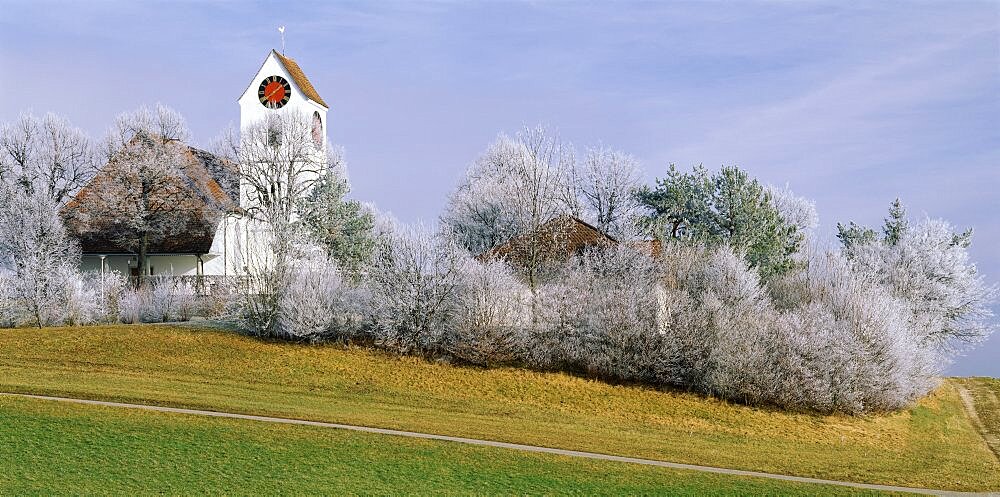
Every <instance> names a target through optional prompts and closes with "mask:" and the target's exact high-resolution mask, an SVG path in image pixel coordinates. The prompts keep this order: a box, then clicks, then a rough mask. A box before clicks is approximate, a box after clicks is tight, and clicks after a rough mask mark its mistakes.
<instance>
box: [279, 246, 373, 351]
mask: <svg viewBox="0 0 1000 497" xmlns="http://www.w3.org/2000/svg"><path fill="white" fill-rule="evenodd" d="M364 302H365V296H364V293H363V291H362V289H360V288H358V287H357V285H355V284H353V283H352V282H351V281H350V279H347V278H345V277H344V275H343V274H342V273H341V271H340V269H339V268H337V266H336V265H335V264H334V263H333V262H331V261H327V260H326V259H325V258H315V259H311V260H304V261H301V262H300V263H299V264H298V265H296V266H295V268H294V270H293V271H291V272H290V273H289V275H288V279H287V281H286V282H285V284H284V285H282V288H281V289H280V297H279V300H278V322H277V327H276V328H277V331H278V333H279V335H280V336H283V337H286V338H292V339H297V340H308V341H319V340H322V339H330V338H340V339H349V338H352V337H354V336H356V335H357V334H358V333H359V332H360V330H361V325H362V317H363V311H364Z"/></svg>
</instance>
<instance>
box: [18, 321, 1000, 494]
mask: <svg viewBox="0 0 1000 497" xmlns="http://www.w3.org/2000/svg"><path fill="white" fill-rule="evenodd" d="M965 381H967V380H952V379H947V380H944V381H943V382H942V383H941V385H940V386H939V387H938V388H937V389H936V390H935V391H934V392H933V393H931V394H930V395H929V396H927V397H926V398H924V399H922V400H921V401H920V402H919V403H918V404H916V405H914V406H912V407H910V408H908V409H905V410H902V411H898V412H893V413H885V414H874V415H867V416H847V415H836V414H835V415H818V414H814V413H808V412H788V411H781V410H776V409H768V408H755V407H747V406H743V405H738V404H733V403H729V402H726V401H722V400H717V399H711V398H706V397H704V396H701V395H696V394H692V393H687V392H681V391H665V390H656V389H651V388H645V387H639V386H633V385H614V384H608V383H606V382H601V381H597V380H593V379H588V378H581V377H577V376H573V375H569V374H565V373H540V372H532V371H527V370H523V369H512V368H498V369H480V368H470V367H458V366H454V365H450V364H446V363H442V362H430V361H426V360H423V359H420V358H414V357H397V356H392V355H388V354H385V353H382V352H377V351H372V350H368V349H364V348H350V347H349V348H344V347H338V346H313V345H299V344H292V343H280V342H266V341H261V340H256V339H251V338H248V337H244V336H240V335H237V334H234V333H231V332H227V331H222V330H212V329H200V328H197V327H194V326H187V327H180V326H166V325H132V326H126V325H117V326H95V327H83V328H79V327H77V328H47V329H42V330H37V329H13V330H2V331H0V390H2V391H7V392H23V393H37V394H48V395H61V396H68V397H78V398H92V399H103V400H117V401H125V402H136V403H147V404H157V405H169V406H178V407H192V408H201V409H211V410H219V411H229V412H239V413H247V414H262V415H271V416H282V417H292V418H299V419H310V420H320V421H330V422H337V423H347V424H357V425H365V426H376V427H384V428H394V429H402V430H410V431H421V432H428V433H437V434H445V435H455V436H463V437H470V438H482V439H489V440H498V441H505V442H515V443H524V444H532V445H542V446H549V447H559V448H566V449H575V450H583V451H591V452H600V453H607V454H616V455H625V456H635V457H644V458H651V459H659V460H665V461H672V462H680V463H689V464H701V465H709V466H717V467H726V468H734V469H745V470H753V471H764V472H771V473H781V474H790V475H796V476H807V477H817V478H826V479H835V480H846V481H857V482H865V483H879V484H888V485H902V486H914V487H929V488H939V489H949V490H970V491H1000V461H998V459H997V457H996V456H995V455H994V454H993V453H992V452H991V451H990V449H989V447H988V446H987V444H986V443H985V442H984V440H983V437H982V436H981V435H980V433H978V432H977V430H976V428H975V426H974V425H973V423H972V422H971V420H970V419H969V417H968V416H967V414H966V412H965V410H964V409H963V405H962V401H961V398H960V395H959V386H960V385H961V384H963V383H962V382H965ZM981 381H984V382H987V383H986V384H987V385H993V386H992V387H990V388H994V390H992V391H995V388H996V387H995V383H989V380H981ZM5 402H6V404H5V408H4V409H5V412H11V409H12V408H11V407H10V401H5ZM13 409H14V411H15V412H17V409H21V411H20V412H23V410H24V409H30V406H27V407H26V406H25V405H21V406H20V407H17V406H15V408H13ZM39 409H41V408H40V407H39ZM73 410H76V408H75V407H74V408H73ZM83 410H86V409H83ZM994 412H995V411H994ZM121 416H123V417H127V418H128V417H134V418H136V419H137V418H139V417H144V416H146V414H142V415H139V414H132V415H124V414H123V415H121ZM153 417H155V418H157V419H159V417H157V416H153ZM988 419H990V420H991V421H989V423H990V426H993V427H996V418H993V417H989V418H988ZM93 422H95V423H97V422H101V420H98V419H95V420H94V421H93ZM205 423H207V424H212V423H215V422H214V421H207V420H206V421H192V422H191V425H192V427H191V428H192V429H195V428H196V427H197V425H201V424H205ZM70 424H72V423H70ZM19 426H20V424H17V425H16V426H13V425H12V424H6V425H5V429H7V430H11V429H14V430H20V429H27V428H20V427H19ZM283 429H285V428H266V430H283ZM288 429H289V430H293V431H294V430H295V429H292V428H288ZM140 431H141V430H140ZM6 435H8V434H5V436H6ZM51 436H52V437H56V435H54V434H53V435H51ZM329 436H330V437H333V438H337V437H341V436H344V437H347V438H350V437H354V436H356V435H350V436H347V435H329ZM307 438H308V437H307ZM324 440H327V439H324ZM162 443H169V441H163V442H162ZM234 443H235V442H234ZM316 443H317V444H318V443H320V442H316ZM322 443H327V442H322ZM329 443H333V442H329ZM337 443H340V442H337ZM371 443H381V442H377V441H374V440H373V441H371ZM386 443H395V442H386ZM408 443H409V442H400V444H401V446H406V445H407V444H408ZM265 445H266V444H265ZM463 450H464V449H463ZM251 452H252V451H251ZM303 453H308V450H304V451H303ZM331 457H332V456H331ZM456 457H458V456H456ZM462 457H464V456H462ZM470 457H471V456H470ZM512 457H513V456H512ZM311 460H314V461H315V459H311ZM331 464H332V463H331ZM387 464H389V463H387ZM512 464H514V463H512ZM517 464H520V463H517ZM525 464H528V465H529V466H530V465H531V464H529V463H525ZM574 464H576V463H574ZM580 464H584V466H585V465H586V464H589V463H580ZM42 470H43V469H38V471H42ZM623 471H632V470H631V469H629V470H623ZM636 471H638V472H639V473H643V472H644V471H647V470H646V469H642V470H639V469H636ZM639 473H637V474H639ZM581 478H582V476H581ZM455 488H456V490H455V491H458V492H461V491H462V490H461V488H459V487H455ZM538 488H539V491H542V492H544V489H543V488H544V487H538ZM581 488H583V490H581V492H583V493H590V492H588V491H587V490H586V488H585V487H581ZM607 488H608V489H612V488H613V487H607ZM414 490H415V491H419V489H414ZM167 491H170V490H167ZM498 491H502V490H498ZM625 491H626V492H628V490H627V489H626V490H625ZM638 493H644V492H642V491H638ZM781 493H784V492H781Z"/></svg>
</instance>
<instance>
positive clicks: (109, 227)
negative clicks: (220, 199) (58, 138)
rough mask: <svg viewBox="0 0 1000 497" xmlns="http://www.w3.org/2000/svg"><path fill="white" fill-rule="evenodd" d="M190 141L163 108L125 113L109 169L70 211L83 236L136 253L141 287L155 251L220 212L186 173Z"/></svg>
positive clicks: (109, 153) (110, 148)
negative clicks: (100, 238) (88, 234)
mask: <svg viewBox="0 0 1000 497" xmlns="http://www.w3.org/2000/svg"><path fill="white" fill-rule="evenodd" d="M187 139H188V131H187V127H186V125H185V123H184V119H183V117H181V115H180V114H179V113H177V112H176V111H174V110H172V109H170V108H168V107H165V106H163V105H157V106H156V107H155V108H152V109H150V108H148V107H141V108H140V109H139V110H137V111H135V112H132V113H125V114H122V115H120V116H119V117H118V119H117V120H116V122H115V125H114V126H113V128H112V129H111V131H110V132H109V135H108V139H107V141H106V143H105V146H104V153H105V156H106V158H107V163H106V165H105V166H104V167H103V169H102V170H101V172H100V174H99V175H98V176H97V177H95V179H94V180H93V181H92V182H91V183H90V185H88V187H87V188H86V189H84V190H83V191H82V192H81V193H80V195H77V197H76V202H78V203H79V205H80V208H75V209H72V210H71V211H70V212H69V213H68V215H69V216H70V217H69V219H68V222H70V223H72V224H73V225H74V226H75V227H77V228H76V229H79V230H80V231H81V232H83V231H89V232H99V233H102V234H105V235H106V236H108V237H110V238H111V239H112V240H114V241H116V242H117V243H118V244H119V245H121V246H122V247H124V248H126V249H128V250H131V251H133V252H134V253H135V254H136V256H137V262H138V268H139V281H140V283H145V281H146V279H147V278H148V276H149V274H150V268H149V250H150V248H151V247H155V246H156V245H158V244H160V243H163V242H164V241H166V240H168V239H170V238H171V237H175V236H182V235H184V234H190V232H191V230H192V229H193V227H194V226H198V225H201V224H202V223H200V220H202V219H203V218H204V217H205V216H211V215H214V214H216V211H217V209H218V206H214V204H211V203H206V202H205V200H204V199H203V198H202V197H201V194H200V192H199V191H198V190H197V189H195V188H192V186H191V184H190V182H191V179H190V178H189V176H188V175H187V174H186V173H185V168H186V167H187V162H188V161H189V160H190V157H189V154H190V151H189V150H190V149H189V148H188V147H187V145H185V144H184V141H185V140H187Z"/></svg>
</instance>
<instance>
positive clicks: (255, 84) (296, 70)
mask: <svg viewBox="0 0 1000 497" xmlns="http://www.w3.org/2000/svg"><path fill="white" fill-rule="evenodd" d="M238 101H239V104H240V129H245V128H246V127H247V126H248V125H250V124H252V123H255V122H258V121H260V120H261V119H263V118H265V117H267V115H268V114H270V113H276V112H289V111H291V112H296V113H299V114H302V115H305V116H309V117H310V118H311V119H312V123H313V135H314V137H316V138H317V139H322V140H323V142H322V148H325V147H326V113H327V111H328V110H330V107H329V106H327V105H326V102H324V101H323V98H322V97H320V96H319V93H318V92H317V91H316V88H314V87H313V85H312V83H310V82H309V78H307V77H306V74H305V73H304V72H302V68H300V67H299V65H298V64H297V63H296V62H295V61H294V60H292V59H290V58H288V57H285V56H284V55H282V54H280V53H278V52H277V51H276V50H271V53H269V54H268V55H267V58H265V59H264V63H263V64H261V66H260V69H258V70H257V74H256V75H255V76H254V78H253V80H251V81H250V86H248V87H247V89H246V91H244V92H243V95H241V96H240V98H239V100H238Z"/></svg>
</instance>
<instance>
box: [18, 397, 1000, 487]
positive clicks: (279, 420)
mask: <svg viewBox="0 0 1000 497" xmlns="http://www.w3.org/2000/svg"><path fill="white" fill-rule="evenodd" d="M0 395H2V396H9V397H25V398H31V399H40V400H47V401H56V402H71V403H76V404H88V405H96V406H105V407H118V408H126V409H142V410H146V411H156V412H167V413H176V414H190V415H196V416H212V417H217V418H230V419H246V420H250V421H262V422H267V423H284V424H293V425H306V426H319V427H323V428H336V429H340V430H351V431H360V432H365V433H377V434H380V435H394V436H399V437H410V438H424V439H430V440H443V441H447V442H457V443H464V444H470V445H484V446H487V447H499V448H504V449H513V450H520V451H525V452H540V453H544V454H557V455H561V456H570V457H583V458H587V459H597V460H601V461H615V462H625V463H633V464H645V465H647V466H659V467H663V468H672V469H686V470H692V471H703V472H707V473H719V474H724V475H734V476H750V477H756V478H770V479H774V480H783V481H792V482H799V483H817V484H822V485H838V486H844V487H854V488H859V489H866V490H883V491H889V492H911V493H916V494H925V495H941V496H959V495H994V496H1000V493H991V494H986V493H973V492H953V491H947V490H934V489H927V488H910V487H897V486H892V485H875V484H870V483H856V482H848V481H837V480H823V479H820V478H806V477H801V476H789V475H779V474H772V473H761V472H758V471H743V470H739V469H727V468H715V467H712V466H698V465H694V464H681V463H673V462H666V461H657V460H654V459H641V458H637V457H623V456H614V455H609V454H599V453H595V452H582V451H578V450H566V449H555V448H551V447H539V446H535V445H523V444H516V443H507V442H496V441H492V440H479V439H475V438H464V437H452V436H448V435H435V434H432V433H418V432H412V431H401V430H389V429H385V428H372V427H368V426H355V425H345V424H339V423H325V422H322V421H308V420H302V419H291V418H277V417H272V416H255V415H250V414H237V413H229V412H218V411H205V410H200V409H182V408H177V407H163V406H152V405H145V404H128V403H123V402H107V401H102V400H87V399H72V398H67V397H51V396H47V395H30V394H18V393H3V392H0Z"/></svg>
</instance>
